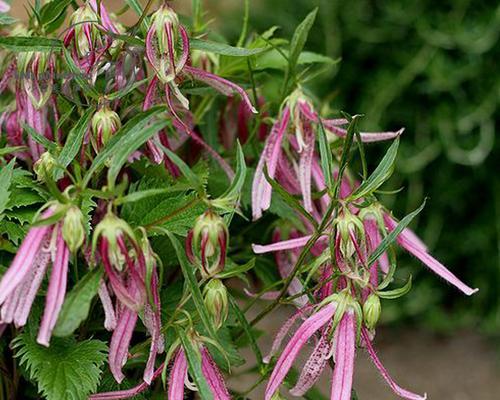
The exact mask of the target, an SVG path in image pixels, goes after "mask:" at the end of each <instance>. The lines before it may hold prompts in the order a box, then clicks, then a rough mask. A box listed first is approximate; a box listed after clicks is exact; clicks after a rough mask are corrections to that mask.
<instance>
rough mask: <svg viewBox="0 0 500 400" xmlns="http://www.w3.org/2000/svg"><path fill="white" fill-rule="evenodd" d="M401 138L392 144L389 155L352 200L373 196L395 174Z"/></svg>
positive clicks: (385, 156) (386, 154)
mask: <svg viewBox="0 0 500 400" xmlns="http://www.w3.org/2000/svg"><path fill="white" fill-rule="evenodd" d="M398 147H399V138H396V140H394V142H393V143H392V144H391V146H390V147H389V149H388V150H387V153H385V155H384V157H383V158H382V161H381V162H380V164H379V165H378V166H377V168H375V171H373V173H372V174H371V175H370V176H369V177H368V179H366V180H365V181H364V182H363V183H362V184H361V185H360V186H359V187H358V188H357V189H356V190H355V191H354V193H352V194H351V195H350V196H349V198H350V199H351V200H355V199H359V198H361V197H364V196H366V195H368V194H372V193H373V192H374V191H375V190H377V189H378V188H379V187H380V186H381V185H382V184H383V183H384V182H385V181H387V179H389V178H390V177H391V175H392V173H393V172H394V166H395V164H396V156H397V154H398Z"/></svg>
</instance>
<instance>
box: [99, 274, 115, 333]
mask: <svg viewBox="0 0 500 400" xmlns="http://www.w3.org/2000/svg"><path fill="white" fill-rule="evenodd" d="M98 294H99V299H100V300H101V304H102V308H103V309H104V328H106V330H108V331H112V330H114V329H115V328H116V314H115V308H114V307H113V302H112V301H111V297H110V296H109V291H108V288H107V286H106V283H105V282H104V281H103V280H101V282H100V284H99V291H98Z"/></svg>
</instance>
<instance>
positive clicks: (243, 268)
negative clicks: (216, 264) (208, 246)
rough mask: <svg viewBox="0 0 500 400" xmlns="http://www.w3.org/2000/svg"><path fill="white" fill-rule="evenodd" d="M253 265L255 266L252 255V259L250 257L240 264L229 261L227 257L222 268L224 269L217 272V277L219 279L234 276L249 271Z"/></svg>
mask: <svg viewBox="0 0 500 400" xmlns="http://www.w3.org/2000/svg"><path fill="white" fill-rule="evenodd" d="M254 267H255V257H253V258H252V259H250V261H248V262H247V263H245V264H242V265H238V264H236V263H234V262H232V261H230V259H228V262H227V265H226V268H224V271H222V272H221V273H219V274H217V278H219V279H229V278H234V277H236V276H239V275H241V274H244V273H245V272H248V271H250V270H251V269H253V268H254Z"/></svg>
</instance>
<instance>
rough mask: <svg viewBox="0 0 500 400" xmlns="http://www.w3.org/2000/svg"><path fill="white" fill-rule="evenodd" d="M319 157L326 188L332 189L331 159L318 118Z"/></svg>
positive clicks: (323, 130)
mask: <svg viewBox="0 0 500 400" xmlns="http://www.w3.org/2000/svg"><path fill="white" fill-rule="evenodd" d="M319 128H320V129H319V155H320V159H321V169H322V170H323V175H324V177H325V181H326V186H327V187H328V189H329V190H331V189H332V188H333V176H332V167H333V157H332V151H331V150H330V146H329V145H328V140H327V138H326V132H325V127H324V126H323V122H322V121H321V118H319Z"/></svg>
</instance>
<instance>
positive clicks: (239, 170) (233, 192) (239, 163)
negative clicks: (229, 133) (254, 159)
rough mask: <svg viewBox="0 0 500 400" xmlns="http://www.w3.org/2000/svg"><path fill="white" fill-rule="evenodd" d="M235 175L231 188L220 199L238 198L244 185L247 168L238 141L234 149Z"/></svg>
mask: <svg viewBox="0 0 500 400" xmlns="http://www.w3.org/2000/svg"><path fill="white" fill-rule="evenodd" d="M236 153H237V156H236V173H235V175H234V178H233V181H232V182H231V186H229V188H228V189H227V191H226V192H225V193H224V194H223V195H222V196H221V197H229V198H238V197H239V195H240V194H241V189H242V187H243V184H244V183H245V177H246V176H247V166H246V164H245V154H244V153H243V149H242V148H241V145H240V142H239V140H238V143H237V147H236Z"/></svg>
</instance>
